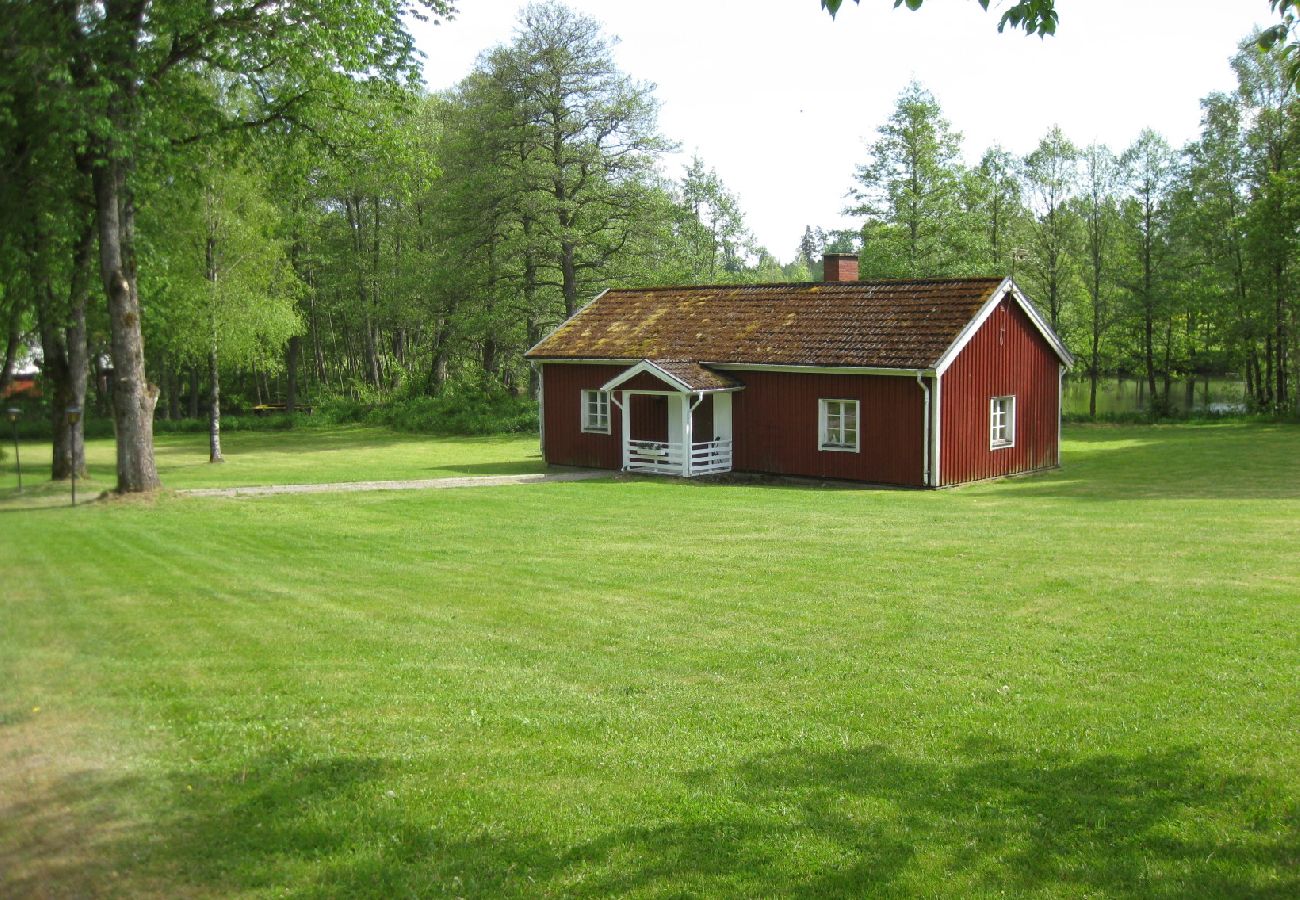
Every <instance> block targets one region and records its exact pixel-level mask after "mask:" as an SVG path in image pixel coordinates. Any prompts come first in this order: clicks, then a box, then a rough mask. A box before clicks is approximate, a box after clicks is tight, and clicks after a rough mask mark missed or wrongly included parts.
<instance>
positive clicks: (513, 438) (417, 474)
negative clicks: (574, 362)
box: [0, 426, 545, 511]
mask: <svg viewBox="0 0 1300 900" xmlns="http://www.w3.org/2000/svg"><path fill="white" fill-rule="evenodd" d="M3 446H4V448H5V452H6V454H7V456H6V458H5V460H4V461H3V463H0V511H2V510H4V509H6V508H16V507H29V506H47V505H51V504H53V503H66V502H67V501H68V499H69V498H68V485H67V484H66V483H65V484H50V482H49V477H50V468H49V465H50V464H49V456H50V446H49V443H48V442H44V443H41V442H35V441H29V442H26V443H24V444H22V445H20V447H19V453H20V454H21V456H22V463H23V487H24V494H25V496H24V497H19V496H17V495H16V494H15V493H14V492H13V489H14V488H15V487H17V476H16V474H15V472H14V460H13V445H12V444H4V445H3ZM221 447H222V451H223V456H225V458H226V461H225V462H224V463H221V464H220V465H215V466H214V465H212V464H211V463H209V462H208V436H207V435H206V434H160V435H157V437H156V442H155V456H156V459H157V462H158V474H159V476H160V477H161V478H162V481H163V484H164V486H166V487H168V488H173V489H177V488H198V487H238V486H242V485H252V484H310V483H316V482H333V481H377V480H390V481H400V480H407V479H422V478H449V477H454V476H460V475H512V474H517V473H524V472H540V471H542V470H543V469H544V468H545V465H544V464H543V462H542V457H541V453H540V451H539V449H538V445H537V436H536V435H518V434H512V435H500V436H493V437H461V438H430V437H423V436H419V435H411V434H399V433H397V432H395V431H390V430H388V429H386V428H368V427H364V426H354V427H340V428H334V429H324V428H321V429H316V428H312V429H302V430H298V431H268V432H250V431H234V432H228V433H226V434H223V435H222V436H221ZM115 458H116V457H115V455H114V448H113V440H112V438H98V439H95V440H91V441H87V443H86V466H87V469H88V473H87V474H88V475H89V476H90V477H89V482H88V483H86V484H83V485H81V487H80V488H79V494H78V496H79V497H80V496H92V495H94V494H98V493H100V492H102V491H105V490H109V489H111V488H112V487H113V484H114V482H115V481H116V475H115V473H116V464H115Z"/></svg>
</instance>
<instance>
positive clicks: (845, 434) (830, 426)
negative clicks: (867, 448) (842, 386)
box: [817, 400, 858, 453]
mask: <svg viewBox="0 0 1300 900" xmlns="http://www.w3.org/2000/svg"><path fill="white" fill-rule="evenodd" d="M817 406H818V417H817V418H818V419H819V420H820V425H819V427H818V434H817V448H818V449H819V450H843V451H848V452H850V453H857V452H858V401H856V400H818V401H817Z"/></svg>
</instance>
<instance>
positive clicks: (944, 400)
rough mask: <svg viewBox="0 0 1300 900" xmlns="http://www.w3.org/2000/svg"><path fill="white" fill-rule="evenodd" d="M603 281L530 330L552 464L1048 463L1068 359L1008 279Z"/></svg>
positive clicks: (838, 472) (879, 475) (904, 474)
mask: <svg viewBox="0 0 1300 900" xmlns="http://www.w3.org/2000/svg"><path fill="white" fill-rule="evenodd" d="M826 271H827V277H828V280H827V281H825V282H820V283H813V284H773V285H744V286H715V287H671V288H646V289H640V290H610V291H606V292H604V293H603V294H601V295H600V296H598V297H597V298H596V299H595V300H593V301H591V302H590V303H589V304H588V305H587V306H585V307H584V308H583V309H581V310H580V311H579V312H578V313H577V314H576V315H574V316H573V318H571V319H569V320H568V321H567V322H565V323H564V324H563V325H561V326H560V327H559V328H557V329H556V330H555V331H554V332H552V333H551V334H550V335H549V336H547V337H546V338H545V339H544V340H542V341H541V342H540V343H539V344H537V346H535V347H533V348H532V349H531V350H530V351H528V354H527V356H528V358H529V359H531V360H532V361H533V363H534V364H536V365H537V366H538V367H539V369H540V371H541V381H542V394H541V396H542V414H541V423H542V452H543V455H544V456H545V457H546V461H547V462H548V463H550V464H553V465H569V466H594V467H600V468H608V469H626V470H629V471H634V472H657V473H662V474H669V475H683V476H687V477H690V476H695V475H706V474H715V473H721V472H729V471H732V470H736V471H742V472H765V473H771V474H779V475H802V476H811V477H816V478H842V479H851V480H854V481H868V482H879V483H887V484H899V485H911V486H915V487H943V486H947V485H954V484H961V483H963V482H968V481H976V480H979V479H982V478H992V477H996V476H1001V475H1012V474H1017V473H1021V472H1032V471H1035V470H1038V469H1046V468H1052V467H1055V466H1057V465H1058V464H1059V463H1060V421H1061V380H1062V377H1063V376H1064V373H1065V371H1066V370H1067V368H1068V367H1069V366H1070V365H1071V363H1072V359H1071V357H1070V354H1069V352H1068V351H1067V350H1066V349H1065V346H1064V344H1062V342H1061V340H1060V338H1059V337H1057V336H1056V334H1055V333H1054V332H1053V331H1052V329H1051V327H1049V325H1048V323H1047V322H1046V320H1045V319H1044V318H1043V316H1042V315H1041V314H1040V313H1039V312H1038V310H1036V309H1035V308H1034V306H1033V304H1032V303H1031V302H1030V301H1029V299H1028V298H1027V297H1025V295H1024V294H1023V293H1022V292H1021V290H1020V289H1019V288H1018V287H1017V286H1016V284H1015V282H1013V281H1012V280H1011V279H1009V278H1007V279H996V278H967V279H959V280H930V281H878V282H868V281H858V280H856V278H857V259H856V257H851V256H830V255H828V256H827V259H826Z"/></svg>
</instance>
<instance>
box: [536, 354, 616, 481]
mask: <svg viewBox="0 0 1300 900" xmlns="http://www.w3.org/2000/svg"><path fill="white" fill-rule="evenodd" d="M625 371H627V366H603V365H563V364H561V365H557V364H554V363H552V364H548V365H543V366H542V390H543V391H545V393H546V396H545V399H544V402H543V404H542V405H543V407H544V409H545V416H546V422H545V429H546V447H545V448H544V456H545V457H546V462H547V463H549V464H550V465H553V466H590V467H591V468H595V469H618V468H622V466H623V447H622V441H623V419H622V414H621V413H620V412H619V409H618V407H617V406H615V405H614V404H613V403H612V402H611V403H610V404H609V434H587V433H585V432H584V431H583V430H582V392H583V391H595V390H599V389H600V386H601V385H602V384H604V383H605V382H607V381H609V380H610V379H611V378H613V377H614V376H615V375H618V374H619V373H620V372H625Z"/></svg>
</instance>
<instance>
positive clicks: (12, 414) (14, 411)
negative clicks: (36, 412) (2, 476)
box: [5, 406, 23, 494]
mask: <svg viewBox="0 0 1300 900" xmlns="http://www.w3.org/2000/svg"><path fill="white" fill-rule="evenodd" d="M22 414H23V411H22V410H21V409H19V408H18V407H16V406H11V407H9V408H8V409H6V410H5V417H6V418H7V419H8V420H9V424H10V425H12V426H13V427H14V468H15V469H16V470H17V471H18V493H20V494H21V493H22V492H23V461H22V458H21V457H19V455H18V417H19V416H21V415H22Z"/></svg>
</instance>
